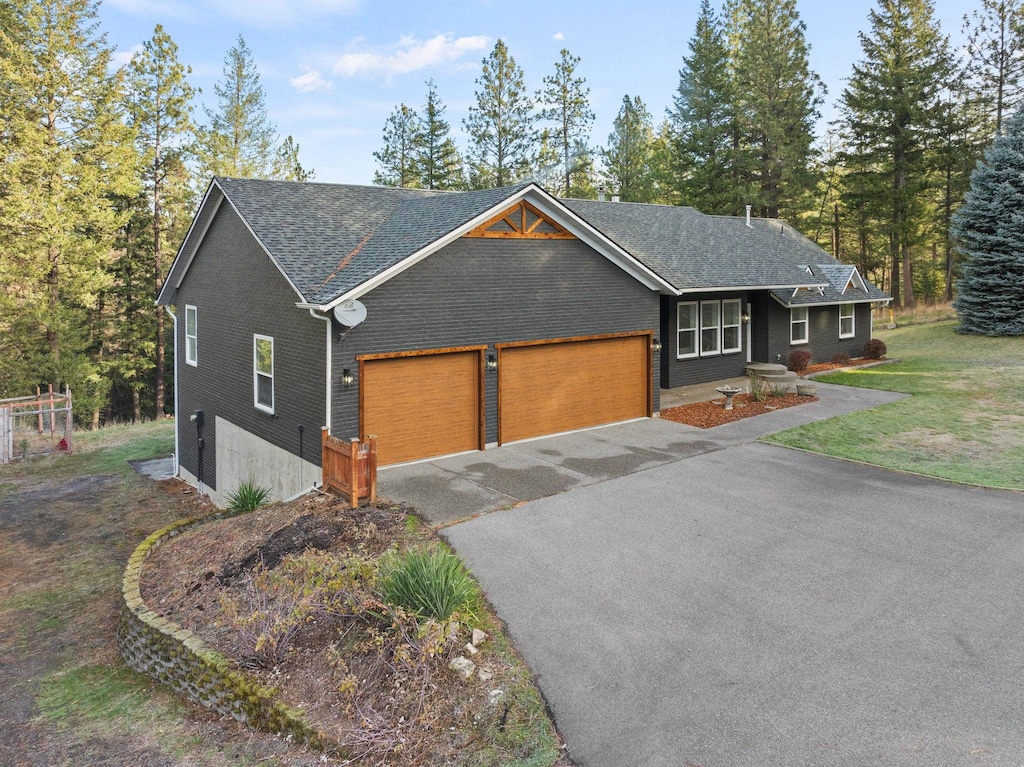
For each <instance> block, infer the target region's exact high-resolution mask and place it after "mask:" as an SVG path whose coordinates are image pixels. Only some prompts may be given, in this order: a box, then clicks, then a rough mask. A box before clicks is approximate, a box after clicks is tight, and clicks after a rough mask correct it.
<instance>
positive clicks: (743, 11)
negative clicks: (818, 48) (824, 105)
mask: <svg viewBox="0 0 1024 767" xmlns="http://www.w3.org/2000/svg"><path fill="white" fill-rule="evenodd" d="M727 14H728V39H729V48H730V59H731V62H732V69H733V79H734V83H735V89H736V90H735V93H736V107H737V117H738V119H739V121H740V124H739V129H740V137H741V138H740V147H739V149H740V153H741V156H740V157H739V158H737V160H738V161H739V162H740V165H739V168H740V169H741V171H742V172H741V174H740V177H741V180H742V181H745V182H746V183H747V184H749V185H750V186H751V187H752V188H753V189H754V196H753V197H752V198H751V200H750V202H751V204H754V205H756V206H757V207H758V208H760V210H761V213H762V215H765V216H769V217H773V218H774V217H777V216H779V215H780V214H783V215H787V216H793V215H795V214H797V213H799V212H802V210H803V209H804V206H805V203H806V201H805V199H804V198H805V196H806V194H807V193H808V192H809V191H810V190H811V189H812V188H813V187H814V182H815V179H814V177H813V174H812V173H811V167H812V163H811V160H812V145H813V142H814V122H815V120H816V119H817V118H818V106H819V105H820V104H821V101H822V93H823V92H824V86H823V85H822V83H821V80H820V78H819V77H818V76H817V75H816V74H815V73H814V72H812V71H811V69H810V66H809V65H808V62H807V53H808V46H807V41H806V40H805V38H804V32H805V26H804V23H803V22H802V21H801V20H800V15H799V14H798V13H797V9H796V0H730V2H729V4H728V6H727Z"/></svg>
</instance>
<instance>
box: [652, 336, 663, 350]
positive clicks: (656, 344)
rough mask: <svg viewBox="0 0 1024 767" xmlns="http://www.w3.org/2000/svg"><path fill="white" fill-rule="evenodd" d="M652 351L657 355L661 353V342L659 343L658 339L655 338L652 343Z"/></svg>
mask: <svg viewBox="0 0 1024 767" xmlns="http://www.w3.org/2000/svg"><path fill="white" fill-rule="evenodd" d="M651 351H653V352H654V353H655V354H657V353H658V352H660V351H661V341H659V340H658V339H657V338H655V339H654V340H653V341H652V342H651Z"/></svg>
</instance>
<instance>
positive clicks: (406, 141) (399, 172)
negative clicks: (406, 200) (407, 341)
mask: <svg viewBox="0 0 1024 767" xmlns="http://www.w3.org/2000/svg"><path fill="white" fill-rule="evenodd" d="M422 146H423V126H422V123H421V121H420V118H419V115H417V114H416V110H414V109H412V108H410V107H407V106H406V105H405V104H399V105H398V106H397V107H396V108H395V111H394V112H392V113H391V114H390V115H389V116H388V119H387V120H386V121H385V123H384V145H383V146H382V147H381V148H380V150H379V151H376V152H374V153H373V157H374V159H376V160H377V165H378V166H379V170H377V171H376V172H375V173H374V174H373V183H375V184H380V185H381V186H401V187H411V186H419V181H420V172H419V168H418V162H417V161H418V157H419V154H420V151H421V148H422Z"/></svg>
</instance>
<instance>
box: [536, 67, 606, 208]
mask: <svg viewBox="0 0 1024 767" xmlns="http://www.w3.org/2000/svg"><path fill="white" fill-rule="evenodd" d="M560 55H561V58H560V59H559V61H558V62H556V63H555V73H554V74H553V75H548V76H546V77H545V78H544V89H543V90H542V91H540V92H538V93H537V101H538V102H539V103H540V104H542V105H543V108H542V109H541V111H540V115H539V117H540V119H541V120H546V121H548V122H551V123H552V124H553V128H552V129H551V131H550V133H549V135H548V141H549V143H550V146H551V148H552V149H553V150H554V151H555V153H556V154H557V155H558V157H559V161H560V164H561V177H560V178H558V179H557V183H554V182H555V179H554V178H552V180H551V185H550V186H549V187H548V191H549V192H551V193H552V194H554V195H556V196H559V197H572V196H573V195H574V194H578V193H579V190H578V189H576V188H574V185H573V180H574V179H575V178H577V177H579V176H580V174H581V173H582V171H583V165H582V162H581V161H582V157H581V155H580V154H579V150H580V148H583V147H586V145H587V142H588V141H589V140H590V126H591V125H593V124H594V113H593V112H592V111H591V110H590V102H589V100H588V97H589V95H590V88H587V87H586V82H587V81H586V80H585V79H584V78H582V77H576V68H577V67H578V66H579V63H580V58H579V56H573V55H572V54H571V53H569V51H568V50H566V49H565V48H563V49H562V51H561V54H560Z"/></svg>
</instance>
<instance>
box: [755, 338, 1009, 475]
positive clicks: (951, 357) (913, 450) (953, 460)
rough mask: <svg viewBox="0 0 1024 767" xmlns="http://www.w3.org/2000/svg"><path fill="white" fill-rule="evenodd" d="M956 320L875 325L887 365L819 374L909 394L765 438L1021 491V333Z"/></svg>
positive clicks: (831, 379) (834, 380)
mask: <svg viewBox="0 0 1024 767" xmlns="http://www.w3.org/2000/svg"><path fill="white" fill-rule="evenodd" d="M955 327H956V323H955V322H950V321H946V322H935V323H930V324H920V325H910V326H905V327H899V328H896V329H895V330H886V331H878V332H876V336H877V337H879V338H881V339H882V340H883V341H885V342H886V344H887V345H888V347H889V354H888V356H889V357H890V358H898V359H900V360H902V361H901V362H899V363H896V364H891V365H882V366H879V367H874V368H867V369H858V370H851V371H848V372H844V373H836V374H833V375H829V376H824V377H821V378H820V379H818V380H821V381H825V382H827V383H838V384H845V385H848V386H861V387H865V388H870V389H884V390H888V391H896V392H904V393H906V394H910V395H911V396H910V397H909V398H907V399H904V400H901V401H899V402H894V403H891V404H889V405H884V406H882V407H878V408H874V409H872V410H867V411H863V412H860V413H853V414H850V415H846V416H841V417H838V418H832V419H829V420H827V421H821V422H818V423H814V424H808V425H806V426H801V427H798V428H796V429H790V430H788V431H784V432H780V433H779V434H775V435H773V436H771V437H769V438H767V440H766V441H769V442H775V443H778V444H782V445H789V446H791V447H799V448H803V449H805V450H811V451H814V452H818V453H823V454H825V455H832V456H837V457H841V458H850V459H853V460H858V461H864V462H866V463H871V464H876V465H879V466H884V467H886V468H891V469H899V470H903V471H912V472H916V473H919V474H924V475H927V476H932V477H940V478H943V479H950V480H954V481H957V482H967V483H971V484H979V485H988V486H992V487H1001V488H1009V489H1017V490H1022V489H1024V413H1021V411H1020V402H1021V401H1022V400H1024V338H989V337H985V336H970V335H960V334H958V333H957V332H956V330H955Z"/></svg>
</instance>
